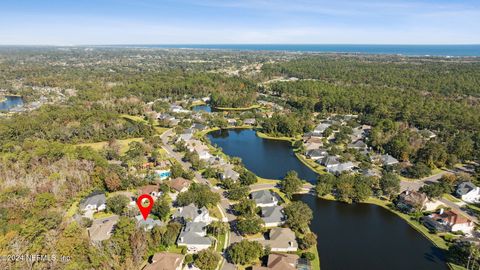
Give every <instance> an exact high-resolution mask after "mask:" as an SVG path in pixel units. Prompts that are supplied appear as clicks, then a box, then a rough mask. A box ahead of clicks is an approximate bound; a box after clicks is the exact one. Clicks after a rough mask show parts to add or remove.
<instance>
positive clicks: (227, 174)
mask: <svg viewBox="0 0 480 270" xmlns="http://www.w3.org/2000/svg"><path fill="white" fill-rule="evenodd" d="M224 167H225V168H224V170H223V171H221V172H220V178H221V179H222V180H225V179H232V180H233V181H237V180H238V178H239V177H240V174H239V173H238V172H236V171H234V170H233V166H232V165H231V164H228V165H226V166H224Z"/></svg>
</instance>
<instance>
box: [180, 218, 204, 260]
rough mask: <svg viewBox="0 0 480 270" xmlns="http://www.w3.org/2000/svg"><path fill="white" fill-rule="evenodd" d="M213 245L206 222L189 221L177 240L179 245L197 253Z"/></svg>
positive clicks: (189, 251)
mask: <svg viewBox="0 0 480 270" xmlns="http://www.w3.org/2000/svg"><path fill="white" fill-rule="evenodd" d="M211 245H212V240H211V239H210V237H208V236H207V223H205V222H187V223H186V224H185V226H184V228H183V230H182V231H181V232H180V235H179V236H178V240H177V246H179V247H186V248H187V252H188V253H197V252H199V251H201V250H204V249H207V248H209V247H210V246H211Z"/></svg>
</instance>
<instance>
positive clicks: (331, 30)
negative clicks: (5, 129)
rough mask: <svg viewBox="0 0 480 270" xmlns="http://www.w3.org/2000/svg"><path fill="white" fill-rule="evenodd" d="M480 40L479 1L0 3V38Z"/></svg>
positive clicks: (5, 41)
mask: <svg viewBox="0 0 480 270" xmlns="http://www.w3.org/2000/svg"><path fill="white" fill-rule="evenodd" d="M110 44H112V45H115V44H480V1H474V0H464V1H449V0H410V1H406V0H386V1H375V0H368V1H351V0H350V1H348V0H337V1H313V0H290V1H289V0H277V1H270V0H244V1H234V0H201V1H195V0H163V1H154V0H96V1H91V0H84V1H65V0H63V1H61V0H50V1H48V2H47V1H35V0H3V1H1V2H0V45H110Z"/></svg>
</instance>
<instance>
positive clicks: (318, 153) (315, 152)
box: [305, 148, 328, 160]
mask: <svg viewBox="0 0 480 270" xmlns="http://www.w3.org/2000/svg"><path fill="white" fill-rule="evenodd" d="M327 155H328V152H327V150H326V149H320V148H318V149H311V150H307V152H306V153H305V156H306V157H307V158H310V159H312V160H319V159H321V158H324V157H326V156H327Z"/></svg>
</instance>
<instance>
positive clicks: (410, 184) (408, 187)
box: [400, 168, 478, 223]
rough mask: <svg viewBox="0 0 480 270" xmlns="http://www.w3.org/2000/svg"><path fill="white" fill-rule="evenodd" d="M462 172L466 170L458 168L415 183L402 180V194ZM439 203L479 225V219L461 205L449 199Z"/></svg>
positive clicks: (442, 199)
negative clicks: (447, 175)
mask: <svg viewBox="0 0 480 270" xmlns="http://www.w3.org/2000/svg"><path fill="white" fill-rule="evenodd" d="M462 170H464V169H463V168H456V169H455V170H447V171H442V172H440V173H437V174H435V175H431V176H428V177H425V178H423V179H420V180H414V181H407V180H402V181H401V182H400V191H401V192H403V191H405V190H412V191H418V190H419V189H420V188H421V187H422V186H424V185H427V184H432V183H436V182H438V180H440V178H442V176H444V175H446V174H454V173H456V172H460V171H462ZM439 201H441V202H442V203H444V204H445V205H447V206H448V207H450V208H453V209H455V210H456V211H458V212H460V213H462V214H463V215H464V216H466V217H468V218H469V219H471V220H473V221H474V222H477V223H478V218H477V217H475V216H473V215H470V214H469V213H467V212H466V211H464V210H463V209H462V206H460V205H458V204H456V203H454V202H451V201H449V200H447V199H444V198H440V199H439Z"/></svg>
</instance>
